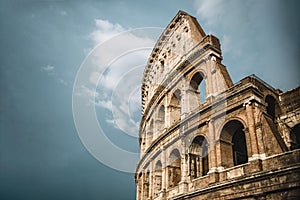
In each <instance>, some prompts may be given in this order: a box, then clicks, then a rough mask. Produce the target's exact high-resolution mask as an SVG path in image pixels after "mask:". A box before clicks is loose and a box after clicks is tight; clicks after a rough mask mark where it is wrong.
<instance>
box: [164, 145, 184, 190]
mask: <svg viewBox="0 0 300 200" xmlns="http://www.w3.org/2000/svg"><path fill="white" fill-rule="evenodd" d="M167 173H168V187H175V186H177V185H178V184H179V182H180V181H181V156H180V152H179V150H178V149H173V150H172V152H171V153H170V155H169V159H168V166H167Z"/></svg>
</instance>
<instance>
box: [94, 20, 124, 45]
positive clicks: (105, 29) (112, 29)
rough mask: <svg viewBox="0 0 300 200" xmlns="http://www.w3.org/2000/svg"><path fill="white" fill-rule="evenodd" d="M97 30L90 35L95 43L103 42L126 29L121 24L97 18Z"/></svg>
mask: <svg viewBox="0 0 300 200" xmlns="http://www.w3.org/2000/svg"><path fill="white" fill-rule="evenodd" d="M95 26H96V30H95V31H93V32H92V33H91V35H90V38H91V39H92V41H93V42H94V43H95V44H99V43H102V42H104V41H106V40H108V39H110V38H112V37H113V36H115V35H117V34H119V33H121V32H123V31H125V29H124V28H123V27H122V26H121V25H120V24H113V23H111V22H109V21H107V20H102V19H95Z"/></svg>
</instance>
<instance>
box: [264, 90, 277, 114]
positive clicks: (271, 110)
mask: <svg viewBox="0 0 300 200" xmlns="http://www.w3.org/2000/svg"><path fill="white" fill-rule="evenodd" d="M265 102H266V104H267V105H266V106H267V107H266V110H267V114H268V115H269V116H270V117H271V118H272V119H273V120H274V119H275V117H276V115H277V114H278V109H279V105H278V103H277V101H276V100H275V98H274V97H272V96H271V95H267V96H266V100H265Z"/></svg>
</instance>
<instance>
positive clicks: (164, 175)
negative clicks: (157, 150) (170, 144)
mask: <svg viewBox="0 0 300 200" xmlns="http://www.w3.org/2000/svg"><path fill="white" fill-rule="evenodd" d="M166 161H167V160H166V151H165V149H162V151H161V164H162V167H161V168H162V169H161V180H162V181H161V190H162V193H164V192H165V191H166V189H167V163H166Z"/></svg>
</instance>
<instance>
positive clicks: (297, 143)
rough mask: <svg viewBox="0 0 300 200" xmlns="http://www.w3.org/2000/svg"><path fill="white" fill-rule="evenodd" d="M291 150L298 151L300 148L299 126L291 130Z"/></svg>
mask: <svg viewBox="0 0 300 200" xmlns="http://www.w3.org/2000/svg"><path fill="white" fill-rule="evenodd" d="M290 133H291V134H290V135H291V140H292V144H291V149H299V148H300V124H297V125H295V126H294V127H293V128H292V129H291V132H290Z"/></svg>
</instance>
